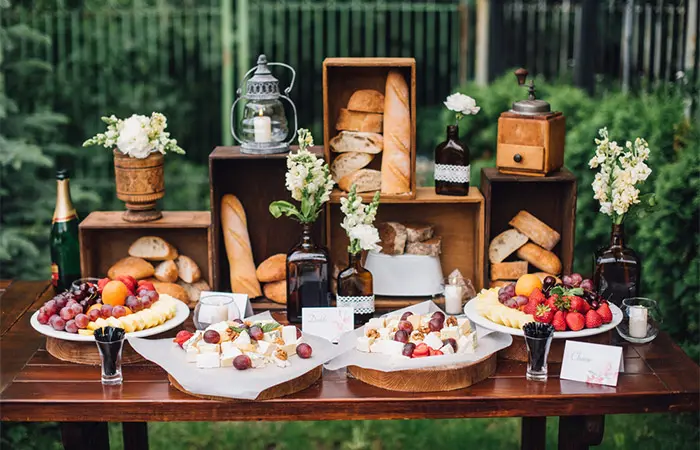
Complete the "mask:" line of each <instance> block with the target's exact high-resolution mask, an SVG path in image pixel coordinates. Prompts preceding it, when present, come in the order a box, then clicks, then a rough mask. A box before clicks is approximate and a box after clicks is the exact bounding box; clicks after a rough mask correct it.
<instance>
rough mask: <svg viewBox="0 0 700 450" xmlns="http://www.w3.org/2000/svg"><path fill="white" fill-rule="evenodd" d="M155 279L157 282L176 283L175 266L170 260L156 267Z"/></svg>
mask: <svg viewBox="0 0 700 450" xmlns="http://www.w3.org/2000/svg"><path fill="white" fill-rule="evenodd" d="M155 277H156V278H157V279H158V281H163V282H166V283H174V282H176V281H177V265H176V264H175V262H174V261H173V260H172V259H169V260H167V261H163V262H161V263H160V264H158V265H157V266H156V272H155Z"/></svg>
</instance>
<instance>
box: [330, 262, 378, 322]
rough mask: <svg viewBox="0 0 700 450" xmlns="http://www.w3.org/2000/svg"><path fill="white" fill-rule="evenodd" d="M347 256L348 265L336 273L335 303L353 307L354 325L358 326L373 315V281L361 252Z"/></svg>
mask: <svg viewBox="0 0 700 450" xmlns="http://www.w3.org/2000/svg"><path fill="white" fill-rule="evenodd" d="M348 258H349V261H350V262H349V264H348V267H346V268H345V269H343V270H342V271H341V272H340V273H339V274H338V295H337V296H336V305H337V306H338V307H350V308H353V311H354V321H355V327H360V326H362V325H364V324H366V323H367V322H369V319H371V318H372V316H373V315H374V283H373V280H372V273H371V272H370V271H369V270H367V269H365V268H364V266H363V265H362V254H361V253H349V254H348Z"/></svg>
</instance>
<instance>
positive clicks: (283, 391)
mask: <svg viewBox="0 0 700 450" xmlns="http://www.w3.org/2000/svg"><path fill="white" fill-rule="evenodd" d="M231 370H235V369H233V368H232V369H231ZM322 374H323V366H317V367H315V368H313V369H311V370H310V371H308V372H306V373H305V374H303V375H301V376H299V377H297V378H293V379H291V380H288V381H285V382H284V383H280V384H278V385H275V386H272V387H269V388H267V389H265V390H264V391H262V392H261V393H260V394H259V395H258V396H257V397H256V398H255V400H271V399H273V398H280V397H284V396H285V395H291V394H294V393H296V392H299V391H303V390H304V389H306V388H308V387H309V386H311V385H312V384H314V383H315V382H316V381H318V380H319V379H320V378H321V375H322ZM168 380H170V384H172V385H173V387H174V388H175V389H177V390H178V391H181V392H184V393H185V394H187V395H191V396H193V397H197V398H204V399H207V400H218V401H222V402H240V401H244V400H241V399H238V398H229V397H217V396H215V395H201V394H194V393H192V392H190V391H188V390H187V389H185V388H184V387H182V386H181V385H180V383H178V382H177V380H176V379H175V378H173V377H172V376H171V375H170V374H168Z"/></svg>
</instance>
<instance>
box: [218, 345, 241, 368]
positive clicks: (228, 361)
mask: <svg viewBox="0 0 700 450" xmlns="http://www.w3.org/2000/svg"><path fill="white" fill-rule="evenodd" d="M236 350H238V349H236ZM234 359H236V357H235V356H233V355H228V354H226V353H224V354H222V355H221V360H220V365H221V367H233V360H234Z"/></svg>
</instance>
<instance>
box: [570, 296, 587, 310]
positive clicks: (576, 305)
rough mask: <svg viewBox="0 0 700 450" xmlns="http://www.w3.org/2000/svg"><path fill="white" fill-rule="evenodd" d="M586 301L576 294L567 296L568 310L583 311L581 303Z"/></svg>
mask: <svg viewBox="0 0 700 450" xmlns="http://www.w3.org/2000/svg"><path fill="white" fill-rule="evenodd" d="M584 303H586V301H585V300H584V299H582V298H581V297H578V296H576V295H570V296H569V311H578V312H583V308H584V306H583V304H584Z"/></svg>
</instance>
